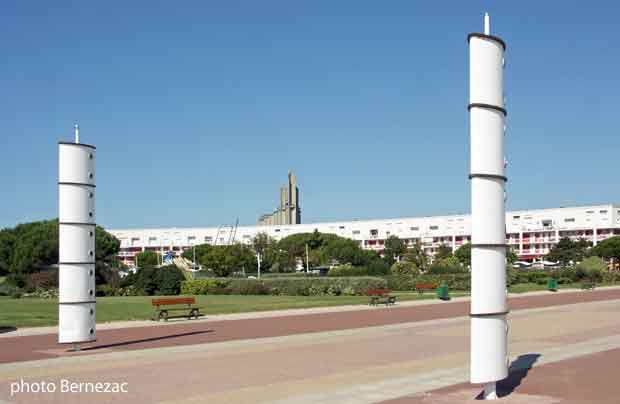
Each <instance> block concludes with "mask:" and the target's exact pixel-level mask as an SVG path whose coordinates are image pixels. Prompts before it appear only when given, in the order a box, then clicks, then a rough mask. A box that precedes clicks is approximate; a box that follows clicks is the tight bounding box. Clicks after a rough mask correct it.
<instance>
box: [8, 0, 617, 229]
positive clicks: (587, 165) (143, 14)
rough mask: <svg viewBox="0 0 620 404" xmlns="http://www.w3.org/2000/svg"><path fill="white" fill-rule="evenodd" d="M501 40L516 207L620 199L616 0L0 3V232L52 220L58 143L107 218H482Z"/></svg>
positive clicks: (113, 222)
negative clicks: (486, 73)
mask: <svg viewBox="0 0 620 404" xmlns="http://www.w3.org/2000/svg"><path fill="white" fill-rule="evenodd" d="M485 10H488V11H489V13H490V14H491V18H492V21H491V22H492V31H493V33H494V34H497V35H499V36H501V37H502V38H504V39H505V40H506V42H507V44H508V53H507V55H506V59H507V72H506V94H507V100H508V104H507V108H508V136H507V156H508V159H509V162H510V165H509V169H508V172H507V173H508V176H509V179H510V180H509V183H508V208H509V209H522V208H538V207H556V206H560V205H573V204H589V203H603V202H617V201H620V187H619V186H618V170H617V167H618V150H620V133H619V131H618V117H619V116H620V113H619V111H618V108H619V104H620V103H619V101H618V100H619V99H620V98H619V93H620V79H619V75H618V72H619V71H620V52H619V45H618V41H619V40H620V24H618V20H619V17H620V3H619V2H617V1H595V2H583V1H545V2H540V1H536V2H535V1H519V2H514V1H513V2H507V1H493V2H491V1H432V2H431V1H425V2H422V1H411V0H408V1H385V2H378V1H370V0H369V1H360V0H355V1H316V0H313V1H285V0H282V1H265V0H263V1H249V0H247V1H232V0H222V1H216V0H210V1H194V2H190V1H183V2H173V1H153V0H150V1H105V2H90V1H74V2H67V1H60V0H59V1H54V2H48V1H38V2H37V1H16V0H13V1H6V2H3V5H2V12H1V13H0V49H2V63H0V133H1V136H2V151H3V152H2V158H1V159H0V181H1V182H2V193H1V195H2V198H1V199H0V227H2V226H13V225H15V224H16V223H18V222H23V221H30V220H36V219H43V218H52V217H56V215H57V209H58V206H57V186H56V181H57V170H58V169H57V158H58V157H57V146H56V142H57V141H58V140H61V139H64V140H71V139H72V126H73V122H74V121H76V120H77V121H79V123H80V127H81V129H82V130H81V135H82V141H83V142H85V143H91V144H95V145H96V146H97V150H98V156H97V159H98V160H97V164H98V167H97V169H98V184H97V186H98V188H97V189H98V194H97V198H98V199H97V216H98V217H97V219H98V222H99V223H100V224H102V225H104V226H106V227H116V228H118V227H134V226H150V227H152V226H207V225H214V226H217V225H218V224H222V223H233V222H234V221H235V219H236V218H237V217H239V219H240V222H241V223H242V224H253V223H255V221H256V218H257V217H258V216H259V215H260V214H262V213H265V212H269V211H271V210H272V209H273V208H274V207H275V206H276V204H277V202H278V187H279V186H280V184H281V183H283V182H284V181H285V177H286V173H287V170H289V169H292V170H294V171H295V173H296V174H297V176H298V179H299V182H300V188H301V204H302V210H303V213H302V220H303V221H304V222H311V221H323V220H345V219H354V218H359V219H363V218H388V217H402V216H418V215H432V214H447V213H457V212H468V211H469V181H468V180H467V174H468V145H469V138H468V115H467V109H466V105H467V97H468V94H467V63H468V59H467V42H466V36H467V34H468V33H469V32H472V31H480V30H481V29H482V15H483V12H484V11H485Z"/></svg>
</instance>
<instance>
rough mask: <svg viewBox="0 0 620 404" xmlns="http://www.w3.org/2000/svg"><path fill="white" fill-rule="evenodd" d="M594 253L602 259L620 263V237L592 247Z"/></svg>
mask: <svg viewBox="0 0 620 404" xmlns="http://www.w3.org/2000/svg"><path fill="white" fill-rule="evenodd" d="M592 253H593V254H594V255H597V256H599V257H602V258H606V259H609V260H613V261H612V262H616V263H617V262H620V236H615V237H611V238H608V239H606V240H603V241H601V242H599V243H598V244H597V245H596V246H595V247H592Z"/></svg>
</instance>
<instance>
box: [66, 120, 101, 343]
mask: <svg viewBox="0 0 620 404" xmlns="http://www.w3.org/2000/svg"><path fill="white" fill-rule="evenodd" d="M77 136H78V135H77V126H76V142H75V143H69V142H59V143H58V221H59V229H58V261H59V262H58V266H59V281H58V284H59V288H58V289H59V290H58V342H59V343H61V344H79V343H81V342H91V341H95V339H96V334H95V226H96V225H95V147H94V146H90V145H87V144H83V143H79V138H78V137H77Z"/></svg>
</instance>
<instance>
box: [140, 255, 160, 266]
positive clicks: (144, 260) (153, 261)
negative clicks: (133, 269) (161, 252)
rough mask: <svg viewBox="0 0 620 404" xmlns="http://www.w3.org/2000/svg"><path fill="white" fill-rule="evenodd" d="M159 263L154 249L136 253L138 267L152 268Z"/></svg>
mask: <svg viewBox="0 0 620 404" xmlns="http://www.w3.org/2000/svg"><path fill="white" fill-rule="evenodd" d="M158 265H159V256H158V255H157V253H156V252H154V251H142V252H141V253H138V254H136V266H137V267H138V268H154V267H156V266H158Z"/></svg>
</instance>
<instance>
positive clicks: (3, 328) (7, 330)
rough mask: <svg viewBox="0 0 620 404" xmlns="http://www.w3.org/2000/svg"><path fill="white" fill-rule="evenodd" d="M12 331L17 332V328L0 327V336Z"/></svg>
mask: <svg viewBox="0 0 620 404" xmlns="http://www.w3.org/2000/svg"><path fill="white" fill-rule="evenodd" d="M13 331H17V327H13V326H12V325H0V334H4V333H6V332H13Z"/></svg>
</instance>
